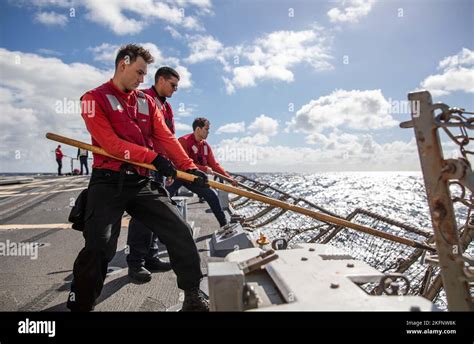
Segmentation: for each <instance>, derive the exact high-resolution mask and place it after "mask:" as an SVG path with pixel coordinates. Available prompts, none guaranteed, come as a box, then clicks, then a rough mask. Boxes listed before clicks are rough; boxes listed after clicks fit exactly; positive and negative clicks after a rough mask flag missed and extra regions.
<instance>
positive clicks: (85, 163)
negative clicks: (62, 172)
mask: <svg viewBox="0 0 474 344" xmlns="http://www.w3.org/2000/svg"><path fill="white" fill-rule="evenodd" d="M79 161H80V162H81V174H83V173H84V170H83V169H82V166H85V167H86V174H89V167H88V166H87V157H86V156H80V157H79Z"/></svg>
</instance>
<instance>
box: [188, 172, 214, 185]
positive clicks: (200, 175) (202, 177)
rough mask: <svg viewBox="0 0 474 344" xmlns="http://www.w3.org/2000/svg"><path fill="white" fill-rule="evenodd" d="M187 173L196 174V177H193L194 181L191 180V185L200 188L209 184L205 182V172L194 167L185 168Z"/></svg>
mask: <svg viewBox="0 0 474 344" xmlns="http://www.w3.org/2000/svg"><path fill="white" fill-rule="evenodd" d="M186 172H188V173H189V174H194V175H195V176H198V178H194V181H193V182H192V184H193V185H195V186H199V187H201V188H208V187H209V184H207V174H205V173H204V172H202V171H200V170H197V169H195V168H193V169H190V170H187V171H186Z"/></svg>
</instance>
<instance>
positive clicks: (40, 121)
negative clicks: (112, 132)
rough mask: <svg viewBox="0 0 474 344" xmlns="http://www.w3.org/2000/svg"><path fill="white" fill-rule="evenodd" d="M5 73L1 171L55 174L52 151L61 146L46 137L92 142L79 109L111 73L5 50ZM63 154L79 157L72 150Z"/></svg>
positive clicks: (1, 64)
mask: <svg viewBox="0 0 474 344" xmlns="http://www.w3.org/2000/svg"><path fill="white" fill-rule="evenodd" d="M0 70H2V78H1V79H0V108H1V109H2V116H0V128H1V129H0V145H1V148H0V151H1V152H2V154H1V157H0V166H1V171H3V172H19V171H24V172H35V171H51V172H54V171H55V169H56V167H55V165H56V163H55V161H54V154H53V153H52V152H51V151H53V150H54V148H55V147H56V144H55V143H54V142H52V141H49V140H47V139H46V138H45V137H44V136H45V134H46V132H48V131H50V132H54V133H58V134H61V135H64V136H69V137H74V138H75V139H78V140H81V141H86V142H90V136H89V134H88V133H87V131H86V129H85V125H84V122H83V120H82V118H81V116H80V114H79V112H78V111H76V110H77V107H76V106H77V105H78V104H79V98H80V96H81V95H82V94H84V93H85V92H86V91H87V90H90V89H93V88H94V87H97V86H98V85H100V84H102V83H104V82H106V81H107V80H108V79H109V78H110V76H111V73H112V71H111V70H109V71H105V70H100V69H97V68H95V67H93V66H90V65H87V64H83V63H71V64H66V63H64V62H63V61H61V60H60V59H58V58H52V57H43V56H40V55H36V54H29V53H23V52H20V51H9V50H6V49H3V48H0ZM63 105H65V106H63ZM64 152H65V154H68V155H74V154H75V150H74V149H72V148H70V147H64ZM66 162H67V163H66ZM66 162H65V163H64V171H66V172H67V171H69V162H68V161H67V160H66Z"/></svg>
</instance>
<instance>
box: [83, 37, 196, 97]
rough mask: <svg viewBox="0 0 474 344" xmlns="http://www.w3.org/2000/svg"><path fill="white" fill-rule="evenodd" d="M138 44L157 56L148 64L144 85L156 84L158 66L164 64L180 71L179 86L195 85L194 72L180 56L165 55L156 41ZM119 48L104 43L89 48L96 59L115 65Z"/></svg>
mask: <svg viewBox="0 0 474 344" xmlns="http://www.w3.org/2000/svg"><path fill="white" fill-rule="evenodd" d="M138 44H140V45H141V46H143V47H144V48H145V49H147V50H148V51H149V52H150V53H151V54H152V55H153V57H154V58H155V61H154V62H153V63H152V64H150V65H149V66H148V73H147V75H146V77H145V82H144V84H143V85H144V87H149V85H151V84H154V77H155V72H156V71H157V69H158V68H160V67H162V66H164V65H166V66H170V67H173V68H175V69H176V71H177V72H178V73H179V76H180V79H179V88H181V89H186V88H190V87H191V86H192V85H193V83H192V73H191V72H190V71H189V70H188V69H187V67H185V66H183V65H181V64H180V60H179V59H178V58H176V57H172V56H164V55H163V53H162V52H161V50H160V49H159V48H158V47H157V46H156V45H155V44H154V43H150V42H146V43H138ZM119 48H120V46H119V45H115V44H109V43H102V44H101V45H99V46H96V47H91V48H89V50H90V51H91V52H92V54H93V56H94V60H96V61H101V62H104V63H105V64H107V65H110V66H113V65H114V63H115V57H116V55H117V51H118V49H119Z"/></svg>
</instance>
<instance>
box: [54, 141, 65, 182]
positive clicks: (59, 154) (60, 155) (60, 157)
mask: <svg viewBox="0 0 474 344" xmlns="http://www.w3.org/2000/svg"><path fill="white" fill-rule="evenodd" d="M54 153H55V154H56V162H57V163H58V176H62V174H61V168H62V167H63V156H64V154H63V152H62V151H61V145H58V148H56V150H55V151H54Z"/></svg>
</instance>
